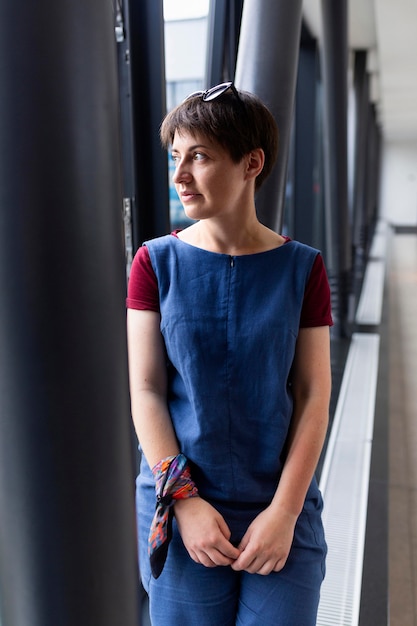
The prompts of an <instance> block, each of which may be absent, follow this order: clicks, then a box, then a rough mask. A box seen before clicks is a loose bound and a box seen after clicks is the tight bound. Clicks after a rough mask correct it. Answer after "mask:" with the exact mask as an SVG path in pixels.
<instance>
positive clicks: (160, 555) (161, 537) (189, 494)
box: [148, 454, 198, 578]
mask: <svg viewBox="0 0 417 626" xmlns="http://www.w3.org/2000/svg"><path fill="white" fill-rule="evenodd" d="M152 474H153V476H154V478H155V491H156V508H155V514H154V517H153V520H152V524H151V528H150V531H149V540H148V553H149V558H150V563H151V571H152V575H153V577H154V578H158V576H160V574H161V572H162V570H163V567H164V565H165V561H166V558H167V554H168V546H169V542H170V541H171V538H172V517H173V508H172V507H173V505H174V504H175V500H182V499H184V498H194V497H196V496H198V490H197V487H196V486H195V484H194V482H193V480H192V479H191V472H190V468H189V465H188V461H187V458H186V457H185V456H184V455H183V454H177V456H169V457H167V458H166V459H162V461H160V462H159V463H157V464H156V465H155V467H153V468H152Z"/></svg>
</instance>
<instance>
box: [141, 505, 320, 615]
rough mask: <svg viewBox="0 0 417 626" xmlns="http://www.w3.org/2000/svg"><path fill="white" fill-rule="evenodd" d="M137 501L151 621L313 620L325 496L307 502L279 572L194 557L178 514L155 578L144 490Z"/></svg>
mask: <svg viewBox="0 0 417 626" xmlns="http://www.w3.org/2000/svg"><path fill="white" fill-rule="evenodd" d="M142 495H143V494H142ZM137 503H138V511H140V515H138V525H139V528H138V530H139V563H140V570H141V577H142V583H143V586H144V588H145V590H146V591H147V593H148V594H149V610H150V618H151V623H152V626H315V624H316V617H317V608H318V603H319V598H320V586H321V583H322V581H323V578H324V573H325V557H326V543H325V540H324V532H323V526H322V523H321V508H322V502H321V498H320V501H316V502H314V501H311V502H309V501H307V502H306V505H305V507H304V510H303V512H302V513H301V515H300V517H299V519H298V522H297V526H296V532H295V537H294V542H293V545H292V548H291V552H290V555H289V558H288V561H287V563H286V565H285V567H284V568H283V570H281V571H280V572H272V573H271V574H269V575H268V576H261V575H259V574H249V573H247V572H235V571H233V570H232V569H231V568H230V567H215V568H207V567H205V566H204V565H200V564H198V563H195V562H194V561H193V560H192V559H191V558H190V556H189V555H188V552H187V550H186V549H185V547H184V544H183V542H182V539H181V537H180V535H179V532H178V529H177V527H176V524H175V520H174V527H173V538H172V541H171V544H170V546H169V551H168V558H167V561H166V563H165V567H164V570H163V572H162V574H161V576H160V577H159V578H158V579H156V580H155V579H154V578H153V577H152V576H151V573H150V567H149V559H148V555H147V541H146V540H147V536H148V533H149V526H150V521H151V517H152V512H151V511H149V509H148V512H147V511H146V509H147V508H148V507H146V506H143V505H144V504H145V503H144V502H143V500H142V502H141V495H140V494H138V500H137Z"/></svg>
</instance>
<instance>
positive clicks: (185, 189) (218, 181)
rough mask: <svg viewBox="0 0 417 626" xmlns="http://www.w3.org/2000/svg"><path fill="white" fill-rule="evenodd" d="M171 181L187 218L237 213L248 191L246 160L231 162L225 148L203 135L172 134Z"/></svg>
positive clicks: (203, 217)
mask: <svg viewBox="0 0 417 626" xmlns="http://www.w3.org/2000/svg"><path fill="white" fill-rule="evenodd" d="M172 159H173V161H174V163H175V172H174V175H173V178H172V180H173V182H174V184H175V188H176V190H177V193H178V196H179V198H180V200H181V203H182V205H183V207H184V210H185V213H186V214H187V216H188V217H189V218H191V219H194V220H200V219H206V218H209V217H217V216H220V215H224V214H225V213H230V212H231V211H235V210H238V209H239V207H240V206H241V204H242V198H243V194H244V193H245V192H246V190H247V188H248V180H247V177H246V176H245V159H242V161H241V162H239V163H234V162H233V161H232V159H231V157H230V155H229V154H228V152H226V150H224V148H222V147H221V146H220V145H219V144H217V143H215V142H213V141H211V140H210V139H208V138H207V137H205V136H204V135H191V134H190V133H188V132H182V133H178V132H176V133H175V136H174V141H173V144H172Z"/></svg>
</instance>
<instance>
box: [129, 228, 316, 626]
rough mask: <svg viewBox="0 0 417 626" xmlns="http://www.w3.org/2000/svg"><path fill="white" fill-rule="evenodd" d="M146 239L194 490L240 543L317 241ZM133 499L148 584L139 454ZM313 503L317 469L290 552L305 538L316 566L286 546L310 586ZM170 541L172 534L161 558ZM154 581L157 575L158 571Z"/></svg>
mask: <svg viewBox="0 0 417 626" xmlns="http://www.w3.org/2000/svg"><path fill="white" fill-rule="evenodd" d="M145 245H146V246H147V247H148V250H149V255H150V259H151V263H152V267H153V269H154V272H155V275H156V278H157V282H158V289H159V298H160V310H161V332H162V335H163V338H164V341H165V346H166V352H167V368H168V381H169V383H168V406H169V411H170V415H171V419H172V422H173V425H174V428H175V432H176V435H177V438H178V441H179V445H180V450H181V452H182V453H183V454H185V456H186V457H187V458H188V460H189V462H190V466H191V473H192V477H193V480H194V481H195V483H196V485H197V487H198V489H199V493H200V495H201V497H203V498H204V499H206V500H208V501H209V502H210V503H211V504H213V506H215V507H216V508H217V509H218V510H219V511H220V512H221V514H222V515H223V516H224V518H225V520H226V522H227V524H228V525H229V528H230V529H231V531H232V538H231V541H232V542H233V543H235V544H236V545H237V544H238V543H239V541H240V539H241V538H242V536H243V534H244V533H245V531H246V529H247V527H248V525H249V524H250V523H251V521H252V520H253V519H254V518H255V517H256V515H257V514H258V513H259V512H260V511H262V510H264V509H265V508H266V507H267V506H268V504H269V503H270V501H271V499H272V497H273V495H274V493H275V491H276V488H277V485H278V482H279V478H280V474H281V471H282V467H283V463H284V461H285V443H286V439H287V434H288V429H289V426H290V422H291V416H292V406H293V401H292V395H291V366H292V362H293V358H294V353H295V347H296V341H297V335H298V331H299V324H300V315H301V310H302V305H303V298H304V292H305V288H306V285H307V282H308V279H309V276H310V272H311V270H312V267H313V264H314V261H315V258H316V256H317V254H318V251H317V250H315V249H313V248H311V247H309V246H306V245H304V244H301V243H299V242H296V241H289V242H287V243H285V244H284V245H282V246H281V247H279V248H275V249H273V250H269V251H267V252H261V253H257V254H250V255H242V256H229V255H227V254H220V253H214V252H210V251H207V250H203V249H201V248H197V247H195V246H192V245H190V244H187V243H185V242H184V241H181V240H180V239H178V238H177V237H173V236H172V235H166V236H164V237H160V238H157V239H154V240H151V241H148V242H146V244H145ZM137 503H138V518H139V525H138V526H139V542H140V567H141V574H142V580H143V583H144V586H145V589H147V590H148V588H149V587H148V583H149V580H150V572H149V565H148V563H147V555H146V542H147V533H148V532H149V525H150V520H151V518H152V515H153V512H154V507H155V492H154V481H153V478H152V473H151V471H150V468H149V466H148V464H147V462H146V460H145V459H144V458H142V464H141V472H140V475H139V477H138V481H137ZM321 509H322V501H321V495H320V493H319V490H318V486H317V482H316V480H315V479H313V481H312V483H311V485H310V488H309V490H308V494H307V498H306V504H305V507H304V511H303V513H302V514H301V515H300V517H299V520H298V522H297V526H296V531H295V537H294V544H293V549H292V552H294V554H295V553H296V548H297V542H299V543H300V545H301V544H302V547H303V550H307V551H308V550H309V549H310V548H311V554H313V553H314V554H315V557H314V559H313V560H315V563H316V566H315V569H314V572H315V573H314V574H313V573H311V572H310V571H308V572H307V570H306V566H305V562H300V564H299V566H296V565H294V563H295V562H296V561H297V559H295V561H294V562H291V558H290V559H289V561H288V563H287V565H288V569H291V567H293V568H294V567H295V568H296V569H295V570H294V578H297V577H299V576H309V577H310V578H311V577H313V578H315V579H316V582H315V583H314V584H315V587H316V589H319V587H320V584H321V581H322V579H323V575H324V558H325V553H326V544H325V540H324V533H323V528H322V524H321ZM306 537H307V539H306ZM173 543H175V542H173ZM170 552H171V546H170V549H169V552H168V560H167V565H166V566H165V567H166V568H167V569H168V570H169V559H170ZM311 554H310V555H309V558H308V560H310V561H311ZM287 565H286V566H285V568H287ZM167 566H168V567H167ZM200 567H202V566H200ZM297 567H298V569H299V572H297ZM285 568H284V570H285ZM166 576H167V575H166ZM262 578H268V577H262ZM153 583H158V584H159V585H163V584H164V573H163V574H162V575H161V577H160V578H159V579H158V581H153ZM167 623H168V622H167ZM172 623H174V622H172ZM219 623H220V622H219ZM277 623H278V622H277ZM306 623H307V622H306Z"/></svg>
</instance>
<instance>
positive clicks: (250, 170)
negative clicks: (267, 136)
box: [245, 148, 265, 179]
mask: <svg viewBox="0 0 417 626" xmlns="http://www.w3.org/2000/svg"><path fill="white" fill-rule="evenodd" d="M264 163H265V153H264V151H263V150H262V148H255V149H254V150H251V152H249V154H248V155H246V172H245V173H246V177H247V178H248V179H251V178H253V179H255V178H256V177H257V176H259V174H260V173H261V172H262V170H263V167H264Z"/></svg>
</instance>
